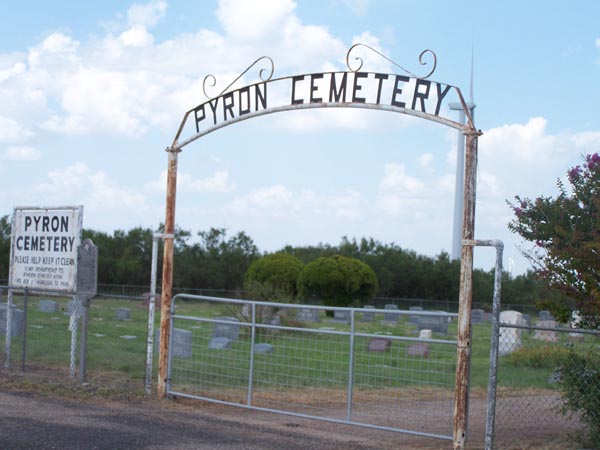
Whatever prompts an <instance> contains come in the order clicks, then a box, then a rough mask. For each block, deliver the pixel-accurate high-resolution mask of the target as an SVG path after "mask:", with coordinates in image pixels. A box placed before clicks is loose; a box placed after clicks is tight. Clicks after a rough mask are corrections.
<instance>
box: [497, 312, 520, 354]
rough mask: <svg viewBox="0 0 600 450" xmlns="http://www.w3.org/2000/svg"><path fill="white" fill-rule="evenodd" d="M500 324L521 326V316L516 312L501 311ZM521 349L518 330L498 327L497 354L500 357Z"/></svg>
mask: <svg viewBox="0 0 600 450" xmlns="http://www.w3.org/2000/svg"><path fill="white" fill-rule="evenodd" d="M500 323H505V324H510V325H523V314H521V313H520V312H518V311H511V310H509V311H502V312H501V313H500ZM519 347H521V330H520V329H519V328H506V327H502V326H501V327H500V338H499V347H498V352H499V353H500V355H508V354H509V353H512V352H514V351H515V350H516V349H518V348H519Z"/></svg>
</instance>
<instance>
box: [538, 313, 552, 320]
mask: <svg viewBox="0 0 600 450" xmlns="http://www.w3.org/2000/svg"><path fill="white" fill-rule="evenodd" d="M538 318H539V320H554V316H553V315H552V314H550V311H540V315H539V317H538Z"/></svg>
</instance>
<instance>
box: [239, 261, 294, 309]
mask: <svg viewBox="0 0 600 450" xmlns="http://www.w3.org/2000/svg"><path fill="white" fill-rule="evenodd" d="M303 269H304V263H303V262H302V261H300V259H298V258H297V257H295V256H294V255H290V254H289V253H273V254H270V255H266V256H263V257H262V258H260V259H257V260H255V261H254V262H253V263H252V264H250V267H249V268H248V271H247V272H246V276H245V278H244V290H245V292H246V295H248V296H250V297H251V298H254V299H257V300H266V301H290V300H292V299H294V298H295V297H296V295H297V289H296V284H297V282H298V277H299V276H300V274H301V273H302V270H303Z"/></svg>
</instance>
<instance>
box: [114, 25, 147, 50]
mask: <svg viewBox="0 0 600 450" xmlns="http://www.w3.org/2000/svg"><path fill="white" fill-rule="evenodd" d="M119 39H120V40H121V41H123V43H124V44H125V45H130V46H132V47H147V46H149V45H152V44H153V43H154V36H152V34H150V33H149V32H148V30H146V27H143V26H141V25H134V26H133V27H131V28H130V29H129V30H127V31H125V32H123V33H122V34H121V35H120V36H119Z"/></svg>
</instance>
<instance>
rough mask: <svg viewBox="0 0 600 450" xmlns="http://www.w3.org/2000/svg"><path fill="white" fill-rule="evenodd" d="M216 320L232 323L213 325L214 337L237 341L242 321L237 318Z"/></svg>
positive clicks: (219, 318)
mask: <svg viewBox="0 0 600 450" xmlns="http://www.w3.org/2000/svg"><path fill="white" fill-rule="evenodd" d="M215 320H223V321H227V322H232V323H217V322H215V323H214V325H213V335H212V337H225V338H227V339H230V340H232V341H237V340H238V339H239V336H240V325H239V323H240V319H238V318H237V317H217V318H216V319H215Z"/></svg>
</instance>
